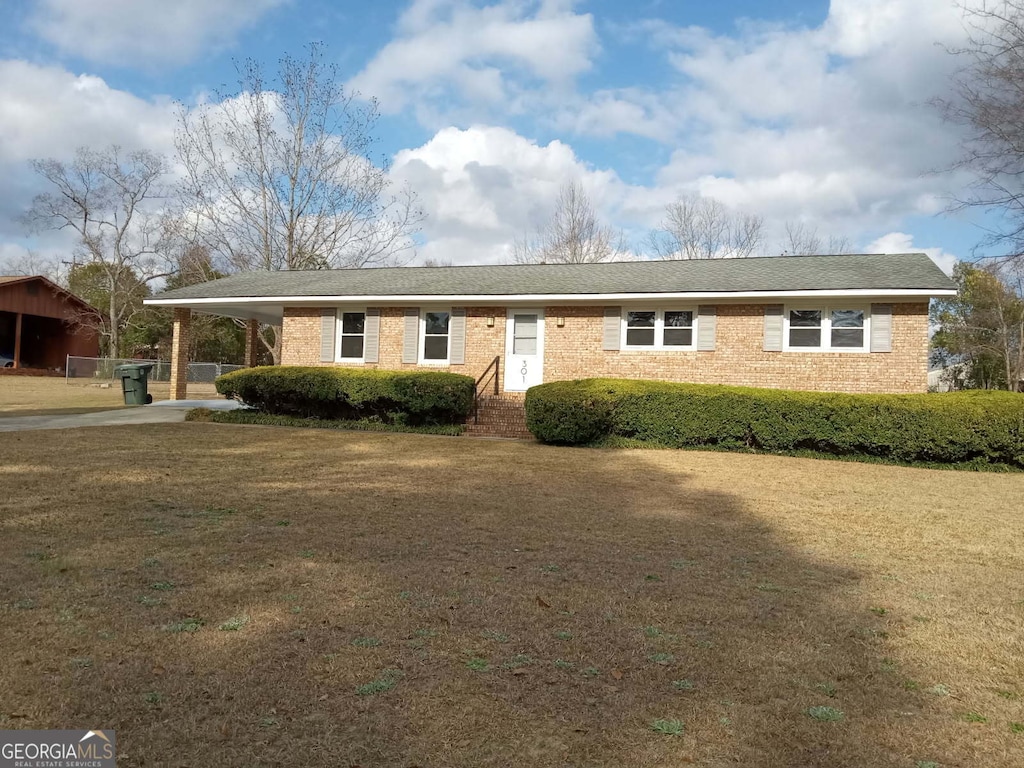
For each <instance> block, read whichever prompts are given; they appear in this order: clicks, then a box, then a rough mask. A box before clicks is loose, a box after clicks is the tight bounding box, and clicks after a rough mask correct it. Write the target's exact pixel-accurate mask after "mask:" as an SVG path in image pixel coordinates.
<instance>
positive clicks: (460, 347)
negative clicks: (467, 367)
mask: <svg viewBox="0 0 1024 768" xmlns="http://www.w3.org/2000/svg"><path fill="white" fill-rule="evenodd" d="M448 362H449V363H451V364H452V365H463V364H465V362H466V309H465V307H452V316H451V322H449V323H448Z"/></svg>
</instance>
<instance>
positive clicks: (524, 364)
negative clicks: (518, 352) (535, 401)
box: [519, 360, 526, 382]
mask: <svg viewBox="0 0 1024 768" xmlns="http://www.w3.org/2000/svg"><path fill="white" fill-rule="evenodd" d="M519 372H520V373H521V374H523V381H524V382H525V381H526V361H525V360H524V361H523V368H522V370H521V371H519Z"/></svg>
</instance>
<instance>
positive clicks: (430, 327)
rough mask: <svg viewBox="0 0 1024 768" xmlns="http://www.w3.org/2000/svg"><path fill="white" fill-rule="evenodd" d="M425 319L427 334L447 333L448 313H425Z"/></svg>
mask: <svg viewBox="0 0 1024 768" xmlns="http://www.w3.org/2000/svg"><path fill="white" fill-rule="evenodd" d="M425 318H426V326H427V333H431V334H433V333H443V334H447V333H448V318H449V313H448V312H427V313H426V315H425ZM445 346H446V347H447V344H446V345H445Z"/></svg>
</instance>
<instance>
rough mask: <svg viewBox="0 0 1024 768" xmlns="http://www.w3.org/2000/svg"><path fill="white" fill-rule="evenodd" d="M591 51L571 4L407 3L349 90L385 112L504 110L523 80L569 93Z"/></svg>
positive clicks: (586, 28)
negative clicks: (459, 107)
mask: <svg viewBox="0 0 1024 768" xmlns="http://www.w3.org/2000/svg"><path fill="white" fill-rule="evenodd" d="M597 49H598V42H597V34H596V32H595V30H594V23H593V18H592V17H591V16H590V15H589V14H578V13H575V12H574V11H573V10H572V3H567V2H555V1H553V0H548V1H547V2H543V1H538V0H504V2H497V3H494V4H491V5H485V6H483V7H478V6H476V5H474V4H473V3H472V2H469V0H414V2H413V3H412V5H411V6H410V8H409V9H408V10H407V11H406V12H405V13H404V14H403V15H402V17H401V18H400V19H399V21H398V24H397V28H396V35H395V38H394V39H393V40H392V41H391V42H389V43H388V44H387V45H385V46H384V47H383V48H382V49H381V50H380V51H378V52H377V54H376V55H375V56H374V57H373V59H372V60H371V61H370V62H369V63H368V64H367V65H366V66H365V68H364V69H363V70H362V71H361V72H359V73H358V74H357V75H356V76H355V77H354V78H353V79H352V80H351V81H350V83H349V85H350V86H351V87H352V88H354V89H355V90H358V91H360V92H361V93H363V94H366V95H368V96H375V97H377V98H378V99H380V101H381V106H382V109H383V110H384V111H385V112H397V111H400V110H402V109H403V108H405V107H406V106H408V105H410V104H414V105H415V106H416V108H417V110H418V111H419V112H420V113H421V114H422V115H430V114H433V112H434V111H435V110H440V111H442V112H444V113H446V114H447V113H448V112H449V110H450V109H451V106H452V105H451V104H450V102H451V101H453V100H458V101H465V102H467V103H469V104H472V105H473V106H474V107H476V108H484V107H487V106H492V107H495V108H498V109H501V110H504V109H506V108H508V106H509V105H510V104H512V103H514V102H515V100H516V94H517V93H518V92H519V91H520V90H521V89H522V88H523V87H524V85H523V83H524V81H525V82H532V83H536V84H539V86H540V87H542V88H545V89H551V88H556V89H566V88H568V87H569V86H570V85H571V83H572V81H573V79H574V78H575V77H576V76H577V75H579V74H581V73H583V72H585V71H587V70H588V69H589V68H590V66H591V59H592V57H593V56H594V55H595V54H596V52H597ZM435 102H436V104H435ZM441 105H443V106H441Z"/></svg>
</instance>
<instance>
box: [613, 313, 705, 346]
mask: <svg viewBox="0 0 1024 768" xmlns="http://www.w3.org/2000/svg"><path fill="white" fill-rule="evenodd" d="M630 312H654V344H653V345H649V344H646V345H630V344H627V343H626V338H627V337H626V328H627V325H626V322H627V317H628V315H629V313H630ZM666 312H690V313H692V314H693V325H692V326H691V336H690V343H689V344H687V345H685V346H683V345H680V344H669V345H668V346H666V345H665V313H666ZM697 322H698V320H697V307H696V306H675V305H668V306H659V307H623V308H622V315H621V317H620V323H619V325H620V333H619V335H620V338H619V349H622V350H625V351H627V352H692V351H694V350H695V349H697Z"/></svg>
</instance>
